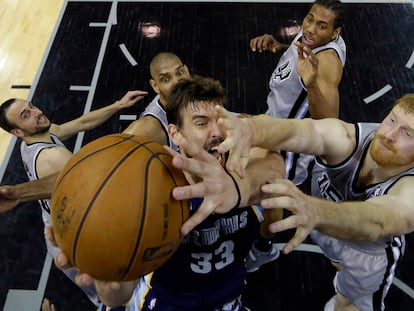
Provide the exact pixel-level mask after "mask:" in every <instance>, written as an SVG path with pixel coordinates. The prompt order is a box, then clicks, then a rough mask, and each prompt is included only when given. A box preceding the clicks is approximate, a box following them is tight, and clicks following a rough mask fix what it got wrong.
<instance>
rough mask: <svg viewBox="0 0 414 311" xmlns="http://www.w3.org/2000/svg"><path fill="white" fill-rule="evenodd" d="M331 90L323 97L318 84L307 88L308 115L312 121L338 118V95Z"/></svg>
mask: <svg viewBox="0 0 414 311" xmlns="http://www.w3.org/2000/svg"><path fill="white" fill-rule="evenodd" d="M333 88H334V86H332V89H331V91H330V92H331V93H330V94H325V95H324V94H323V93H322V91H321V88H320V87H319V84H318V83H315V84H314V85H312V86H311V87H308V89H307V93H308V101H309V113H310V115H311V117H312V118H313V119H323V118H338V116H339V94H338V92H337V91H334V89H333Z"/></svg>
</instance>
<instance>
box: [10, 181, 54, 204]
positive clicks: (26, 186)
mask: <svg viewBox="0 0 414 311" xmlns="http://www.w3.org/2000/svg"><path fill="white" fill-rule="evenodd" d="M57 176H58V174H54V175H50V176H47V177H44V178H41V179H38V180H34V181H31V182H25V183H21V184H17V185H15V186H14V187H16V190H17V191H18V192H19V194H20V202H28V201H34V200H40V199H50V197H51V195H52V190H53V186H54V184H55V181H56V178H57Z"/></svg>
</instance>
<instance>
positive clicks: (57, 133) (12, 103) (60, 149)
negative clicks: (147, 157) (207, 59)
mask: <svg viewBox="0 0 414 311" xmlns="http://www.w3.org/2000/svg"><path fill="white" fill-rule="evenodd" d="M145 95H147V92H144V91H138V90H136V91H129V92H127V93H126V94H125V95H124V97H122V98H121V99H120V100H118V101H116V102H114V103H113V104H111V105H108V106H105V107H103V108H100V109H97V110H94V111H91V112H89V113H87V114H85V115H83V116H81V117H79V118H77V119H74V120H72V121H69V122H66V123H63V124H60V125H58V124H54V123H51V121H50V120H49V119H48V118H47V117H46V116H45V115H44V114H43V113H42V111H41V110H40V109H39V108H37V107H36V106H34V105H33V103H31V102H28V101H26V100H24V99H9V100H7V101H5V102H4V103H3V104H2V105H1V106H0V126H1V127H2V128H3V129H4V130H6V131H7V132H9V133H11V134H13V135H15V136H16V137H19V138H21V139H22V142H21V145H20V153H21V156H22V160H23V164H24V168H25V170H26V173H27V176H28V178H29V179H30V180H37V179H39V178H42V177H46V176H49V175H52V174H55V173H57V172H59V171H60V170H61V169H62V168H63V166H64V165H65V164H66V162H67V161H68V160H69V159H70V157H71V156H72V153H71V152H70V151H69V150H68V149H67V148H66V147H65V145H64V144H63V142H62V140H66V139H68V138H70V137H72V136H74V135H75V134H77V133H78V132H81V131H86V130H89V129H92V128H94V127H96V126H98V125H100V124H102V123H103V122H104V121H106V120H107V119H108V118H110V117H111V116H112V115H114V114H115V113H116V112H118V111H119V110H120V109H122V108H127V107H130V106H132V105H134V104H135V103H136V102H137V101H139V100H140V99H142V98H143V97H144V96H145ZM39 203H40V206H41V208H42V218H43V222H44V224H45V227H49V226H50V201H49V200H48V199H44V200H39ZM45 240H46V246H47V250H48V252H49V253H50V254H51V255H52V256H53V257H55V256H56V255H57V254H58V252H59V251H60V250H59V249H58V248H56V247H54V246H52V245H51V244H50V242H49V241H48V240H47V239H45ZM62 271H63V272H64V273H65V274H66V275H67V276H68V277H69V278H70V279H71V280H73V281H74V278H75V276H76V273H77V270H76V269H64V270H62ZM82 290H83V291H84V292H85V293H86V294H87V296H88V297H89V299H90V300H91V301H92V302H93V303H94V304H95V305H98V304H99V302H98V297H97V295H96V291H95V289H94V288H93V286H88V287H82Z"/></svg>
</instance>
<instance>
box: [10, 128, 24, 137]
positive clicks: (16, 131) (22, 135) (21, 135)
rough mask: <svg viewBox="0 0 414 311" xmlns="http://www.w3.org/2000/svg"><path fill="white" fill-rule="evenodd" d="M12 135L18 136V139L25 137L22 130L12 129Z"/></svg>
mask: <svg viewBox="0 0 414 311" xmlns="http://www.w3.org/2000/svg"><path fill="white" fill-rule="evenodd" d="M10 134H12V135H14V136H17V137H24V132H23V131H22V130H21V129H12V130H11V131H10Z"/></svg>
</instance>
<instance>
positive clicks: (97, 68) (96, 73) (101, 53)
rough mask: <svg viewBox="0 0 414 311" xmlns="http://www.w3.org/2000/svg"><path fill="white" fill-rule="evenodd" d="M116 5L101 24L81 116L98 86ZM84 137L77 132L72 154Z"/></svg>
mask: <svg viewBox="0 0 414 311" xmlns="http://www.w3.org/2000/svg"><path fill="white" fill-rule="evenodd" d="M117 5H118V2H117V1H114V2H112V6H111V10H110V12H109V16H108V21H107V22H106V23H102V24H101V25H103V26H104V27H105V32H104V35H103V38H102V42H101V47H100V48H99V54H98V58H97V61H96V64H95V70H94V73H93V76H92V81H91V86H90V90H89V92H88V97H87V99H86V104H85V107H84V109H83V114H85V113H88V112H90V111H91V107H92V102H93V98H94V96H95V91H96V85H97V84H98V79H99V74H100V72H101V68H102V63H103V59H104V56H105V52H106V47H107V45H108V42H109V35H110V34H111V29H112V25H115V24H114V23H116V21H117V20H116V11H117ZM84 136H85V132H79V133H78V135H77V136H76V142H75V147H74V150H73V152H74V153H75V152H77V151H78V150H79V149H80V148H81V147H82V143H83V138H84Z"/></svg>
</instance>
